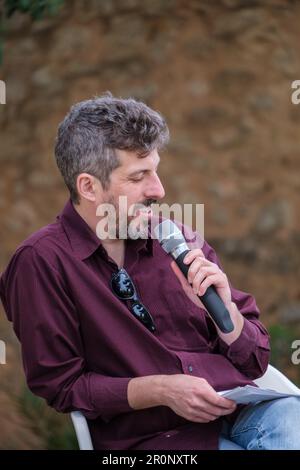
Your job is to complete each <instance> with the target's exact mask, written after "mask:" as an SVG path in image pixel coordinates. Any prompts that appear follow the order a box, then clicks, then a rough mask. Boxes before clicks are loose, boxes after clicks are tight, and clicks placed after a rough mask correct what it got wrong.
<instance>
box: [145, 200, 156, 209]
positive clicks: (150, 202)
mask: <svg viewBox="0 0 300 470" xmlns="http://www.w3.org/2000/svg"><path fill="white" fill-rule="evenodd" d="M156 203H157V199H147V200H146V201H144V202H142V204H143V205H144V206H146V207H149V206H151V204H156Z"/></svg>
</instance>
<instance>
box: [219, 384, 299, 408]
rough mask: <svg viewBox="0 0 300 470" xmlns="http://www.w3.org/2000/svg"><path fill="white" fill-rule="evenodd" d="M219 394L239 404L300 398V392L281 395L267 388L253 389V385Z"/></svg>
mask: <svg viewBox="0 0 300 470" xmlns="http://www.w3.org/2000/svg"><path fill="white" fill-rule="evenodd" d="M218 393H219V395H221V396H222V397H225V398H229V399H230V400H233V401H235V402H236V403H237V404H248V403H257V402H259V401H265V400H274V399H276V398H286V397H295V396H298V397H300V391H299V393H280V392H276V391H275V390H271V389H267V388H259V387H253V385H246V386H245V387H236V388H233V389H231V390H224V391H222V392H218Z"/></svg>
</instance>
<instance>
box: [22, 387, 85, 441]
mask: <svg viewBox="0 0 300 470" xmlns="http://www.w3.org/2000/svg"><path fill="white" fill-rule="evenodd" d="M18 406H19V410H20V413H21V414H22V415H23V416H25V417H26V418H27V420H28V422H29V425H30V427H31V429H32V431H33V432H34V434H36V435H37V436H39V437H40V438H41V440H42V441H43V443H44V444H43V445H44V449H46V450H63V449H67V450H78V445H77V439H76V434H75V431H74V428H73V424H72V421H71V418H70V415H68V414H63V413H57V412H56V411H55V410H53V409H52V408H50V407H49V406H48V405H47V403H46V402H45V401H44V400H43V399H41V398H39V397H37V396H35V395H33V393H31V391H30V390H29V389H28V388H27V387H26V386H24V388H23V390H22V393H21V394H20V396H19V397H18Z"/></svg>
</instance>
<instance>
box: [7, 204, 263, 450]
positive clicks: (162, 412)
mask: <svg viewBox="0 0 300 470" xmlns="http://www.w3.org/2000/svg"><path fill="white" fill-rule="evenodd" d="M202 249H203V252H204V254H205V256H206V257H207V258H208V259H209V260H211V261H213V262H215V263H218V259H217V256H216V254H215V252H214V250H213V249H212V248H211V247H210V246H209V245H208V243H207V242H204V245H203V248H202ZM171 261H172V258H171V257H170V256H169V255H167V254H166V253H165V252H164V251H163V250H162V248H161V247H160V245H159V243H158V241H157V240H152V239H148V240H142V239H140V240H127V241H126V250H125V262H124V267H125V269H126V270H127V271H128V273H129V274H130V276H131V277H132V279H133V281H134V283H135V286H136V288H137V291H138V294H139V296H140V299H141V300H142V302H143V303H144V304H145V306H146V307H147V308H148V309H149V311H150V312H151V314H152V316H153V318H154V321H155V324H156V326H157V330H156V331H155V333H151V332H150V331H149V330H147V329H146V328H145V327H144V326H143V325H142V324H141V323H140V322H139V321H138V320H137V319H136V318H135V317H134V316H133V315H132V313H131V312H130V311H129V309H128V308H127V306H126V304H125V303H123V302H122V301H121V300H119V299H117V298H116V297H115V296H114V295H113V293H112V292H111V289H110V278H111V275H112V273H113V272H115V271H117V270H118V267H117V265H116V263H115V262H114V261H113V260H112V259H111V258H109V257H108V256H107V252H106V250H105V249H104V248H103V246H102V244H101V241H100V240H99V238H98V237H97V235H96V234H95V233H94V232H93V231H92V230H91V229H90V227H89V226H88V225H87V224H86V222H85V221H84V220H83V219H82V218H81V217H80V215H79V214H78V213H77V212H76V210H75V209H74V207H73V205H72V203H71V201H68V202H67V204H66V206H65V208H64V209H63V211H62V213H61V214H60V215H59V216H58V217H57V218H56V221H55V222H54V223H52V224H50V225H48V226H46V227H44V228H42V229H40V230H38V231H37V232H36V233H34V234H33V235H31V236H30V237H29V238H28V239H27V240H25V241H24V242H23V243H22V244H21V245H20V246H19V247H18V249H17V250H16V252H15V254H14V255H13V257H12V259H11V260H10V263H9V265H8V266H7V268H6V270H5V272H4V273H3V274H2V277H1V279H0V296H1V299H2V302H3V305H4V308H5V311H6V314H7V317H8V319H9V320H10V321H12V322H13V327H14V331H15V333H16V335H17V337H18V338H19V340H20V342H21V346H22V358H23V364H24V369H25V374H26V378H27V383H28V386H29V388H30V389H31V390H32V391H33V393H35V394H36V395H39V396H41V397H43V398H45V399H46V400H47V403H48V404H49V405H50V406H52V407H54V408H55V409H56V410H57V411H60V412H65V413H69V412H70V411H72V410H80V411H82V413H83V414H84V415H85V416H86V417H87V418H88V423H89V427H90V430H91V435H92V440H93V444H94V447H95V449H129V448H132V449H185V450H188V449H214V448H217V446H218V435H219V431H220V426H221V420H220V419H218V420H216V421H213V422H211V423H208V424H201V423H193V422H190V421H187V420H185V419H184V418H182V417H180V416H178V415H176V414H175V413H174V412H173V411H172V410H171V409H170V408H168V407H165V406H158V407H154V408H149V409H145V410H138V411H135V410H133V409H132V408H131V407H130V406H129V404H128V400H127V385H128V382H129V380H130V379H131V378H133V377H137V376H146V375H152V374H191V375H194V376H197V377H203V378H205V379H206V380H207V381H208V382H209V383H210V384H211V385H212V387H214V388H215V389H216V390H217V391H218V390H224V389H228V388H231V387H235V386H237V385H245V384H248V383H252V382H251V379H254V378H257V377H258V376H260V375H262V374H263V372H264V371H265V370H266V368H267V364H268V359H269V337H268V333H267V331H266V330H265V328H264V327H263V326H262V324H261V323H260V322H259V320H258V316H259V311H258V309H257V306H256V303H255V300H254V298H253V297H252V296H251V295H250V294H247V293H244V292H241V291H238V290H236V289H234V288H232V301H233V302H235V303H236V305H237V307H238V309H239V310H240V312H241V313H242V314H243V315H244V316H245V323H244V327H243V330H242V333H241V335H240V337H239V338H238V339H237V340H236V341H234V342H233V343H232V344H231V345H230V346H229V347H228V346H227V345H226V344H225V343H224V342H223V341H222V340H221V339H220V338H219V337H218V335H217V334H216V330H215V328H214V325H213V323H212V321H211V320H210V319H209V317H208V315H207V313H206V312H205V310H202V309H201V308H199V307H198V306H196V305H195V304H194V303H193V302H192V301H191V300H190V299H189V298H188V297H187V295H186V294H185V293H184V291H183V289H182V287H181V284H180V282H179V280H178V279H177V277H176V275H175V274H174V272H173V270H172V268H171V266H170V264H171ZM218 264H219V263H218ZM219 266H220V264H219Z"/></svg>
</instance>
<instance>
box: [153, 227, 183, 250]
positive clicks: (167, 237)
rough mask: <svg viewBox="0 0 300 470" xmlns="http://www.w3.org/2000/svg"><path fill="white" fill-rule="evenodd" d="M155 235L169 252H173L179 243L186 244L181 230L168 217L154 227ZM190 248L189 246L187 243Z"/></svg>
mask: <svg viewBox="0 0 300 470" xmlns="http://www.w3.org/2000/svg"><path fill="white" fill-rule="evenodd" d="M154 234H155V237H156V238H157V239H158V240H159V243H160V244H161V246H162V248H163V249H164V250H165V251H166V252H167V253H172V252H173V251H174V250H175V249H176V248H177V247H178V246H179V245H183V244H185V245H186V241H185V238H184V236H183V233H182V232H181V230H180V229H179V228H178V227H177V225H176V224H175V223H174V222H173V221H172V220H170V219H166V220H164V221H163V222H161V223H160V224H158V225H157V226H156V227H155V228H154ZM186 247H187V248H188V246H187V245H186Z"/></svg>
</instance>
